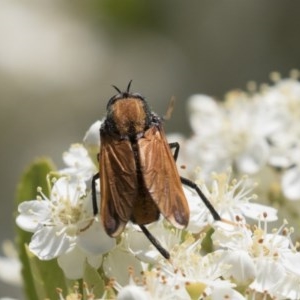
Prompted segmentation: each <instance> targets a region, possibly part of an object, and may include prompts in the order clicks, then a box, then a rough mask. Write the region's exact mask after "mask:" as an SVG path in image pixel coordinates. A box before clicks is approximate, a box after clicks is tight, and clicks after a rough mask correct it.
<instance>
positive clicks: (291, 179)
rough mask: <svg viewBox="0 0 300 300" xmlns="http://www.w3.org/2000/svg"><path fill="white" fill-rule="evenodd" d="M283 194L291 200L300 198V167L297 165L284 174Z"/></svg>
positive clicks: (282, 182)
mask: <svg viewBox="0 0 300 300" xmlns="http://www.w3.org/2000/svg"><path fill="white" fill-rule="evenodd" d="M281 185H282V190H283V194H284V195H285V196H286V197H287V198H288V199H290V200H299V199H300V188H299V187H300V168H298V167H295V168H292V169H290V170H288V171H286V172H285V173H284V174H283V175H282V181H281Z"/></svg>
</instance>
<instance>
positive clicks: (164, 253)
mask: <svg viewBox="0 0 300 300" xmlns="http://www.w3.org/2000/svg"><path fill="white" fill-rule="evenodd" d="M139 226H140V228H141V229H142V231H143V232H144V234H145V236H146V237H147V238H148V239H149V241H150V242H151V243H152V244H153V245H154V246H155V248H156V249H157V250H158V251H159V252H160V254H161V255H162V256H163V257H164V258H165V259H169V258H170V253H169V252H168V251H167V250H166V249H164V248H163V246H162V245H161V244H160V243H159V241H158V240H157V239H156V238H155V237H154V236H153V235H152V234H151V233H150V231H149V230H148V229H147V228H146V227H145V226H144V225H139Z"/></svg>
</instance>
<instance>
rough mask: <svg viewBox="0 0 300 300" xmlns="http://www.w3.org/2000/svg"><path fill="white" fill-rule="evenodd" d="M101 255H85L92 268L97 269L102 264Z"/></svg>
mask: <svg viewBox="0 0 300 300" xmlns="http://www.w3.org/2000/svg"><path fill="white" fill-rule="evenodd" d="M102 259H103V256H102V255H101V254H100V255H90V254H88V255H87V262H88V263H89V264H90V265H91V266H92V267H93V268H94V269H96V270H97V269H99V268H100V266H101V264H102Z"/></svg>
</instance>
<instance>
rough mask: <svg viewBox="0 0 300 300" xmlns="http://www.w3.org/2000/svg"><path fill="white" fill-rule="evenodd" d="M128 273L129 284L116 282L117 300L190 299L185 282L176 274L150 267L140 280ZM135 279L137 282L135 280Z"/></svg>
mask: <svg viewBox="0 0 300 300" xmlns="http://www.w3.org/2000/svg"><path fill="white" fill-rule="evenodd" d="M132 277H133V274H131V275H130V278H129V284H128V285H126V286H124V287H122V286H121V285H120V284H119V283H118V282H116V283H115V288H116V289H117V290H118V292H119V293H118V297H117V299H118V300H125V299H128V300H129V299H145V300H150V299H153V300H172V299H175V300H189V299H191V297H190V295H189V294H188V292H187V290H186V289H185V284H184V283H183V282H182V281H181V280H180V279H179V278H178V277H179V276H177V274H175V273H174V274H172V275H171V274H166V273H164V272H163V271H160V270H157V269H152V270H151V271H144V272H143V277H142V279H141V280H139V281H137V280H136V279H135V280H134V279H133V278H132ZM136 281H137V282H136Z"/></svg>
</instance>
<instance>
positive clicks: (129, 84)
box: [126, 79, 132, 94]
mask: <svg viewBox="0 0 300 300" xmlns="http://www.w3.org/2000/svg"><path fill="white" fill-rule="evenodd" d="M131 82H132V79H131V80H130V81H129V83H128V85H127V89H126V93H127V94H129V91H130V86H131Z"/></svg>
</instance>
